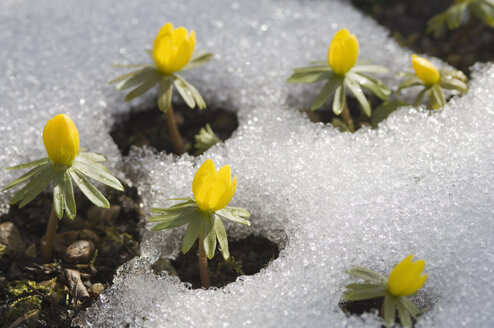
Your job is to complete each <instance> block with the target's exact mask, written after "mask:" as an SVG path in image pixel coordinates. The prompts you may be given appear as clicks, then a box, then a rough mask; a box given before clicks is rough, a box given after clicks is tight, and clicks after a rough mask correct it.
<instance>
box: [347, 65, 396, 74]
mask: <svg viewBox="0 0 494 328" xmlns="http://www.w3.org/2000/svg"><path fill="white" fill-rule="evenodd" d="M351 72H354V73H376V74H379V73H382V74H386V73H388V72H389V69H387V68H386V67H384V66H379V65H355V66H353V67H352V69H351Z"/></svg>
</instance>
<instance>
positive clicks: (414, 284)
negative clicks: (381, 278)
mask: <svg viewBox="0 0 494 328" xmlns="http://www.w3.org/2000/svg"><path fill="white" fill-rule="evenodd" d="M412 258H413V254H412V255H409V256H407V257H406V258H405V259H404V260H403V261H401V262H400V263H398V264H397V265H396V266H395V267H394V268H393V271H391V274H390V275H389V277H388V292H389V293H391V294H392V295H394V296H407V295H412V294H414V293H415V292H416V291H417V290H419V289H420V287H422V285H423V284H424V283H425V281H426V280H427V275H423V276H420V275H421V274H422V271H423V270H424V267H425V261H424V260H420V261H417V262H413V263H412Z"/></svg>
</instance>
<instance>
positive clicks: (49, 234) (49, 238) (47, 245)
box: [39, 205, 59, 263]
mask: <svg viewBox="0 0 494 328" xmlns="http://www.w3.org/2000/svg"><path fill="white" fill-rule="evenodd" d="M58 221H59V218H58V216H57V214H56V213H55V208H54V207H53V205H52V207H51V213H50V219H49V220H48V225H47V226H46V234H45V237H44V239H43V240H42V241H41V248H40V250H39V253H40V256H41V260H42V261H43V263H48V262H50V260H51V253H52V251H53V238H54V237H55V233H56V232H57V229H58Z"/></svg>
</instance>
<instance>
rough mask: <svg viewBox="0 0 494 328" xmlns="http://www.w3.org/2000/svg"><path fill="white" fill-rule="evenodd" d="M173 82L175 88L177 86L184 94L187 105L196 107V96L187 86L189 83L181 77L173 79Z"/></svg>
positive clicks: (183, 97) (180, 92)
mask: <svg viewBox="0 0 494 328" xmlns="http://www.w3.org/2000/svg"><path fill="white" fill-rule="evenodd" d="M173 84H174V85H175V88H177V90H178V93H179V94H180V96H182V99H183V100H184V101H185V103H186V104H187V106H189V107H190V108H194V107H196V102H195V100H194V96H193V95H192V91H190V90H189V89H188V88H187V84H185V83H184V82H183V81H182V80H180V79H176V80H175V81H173Z"/></svg>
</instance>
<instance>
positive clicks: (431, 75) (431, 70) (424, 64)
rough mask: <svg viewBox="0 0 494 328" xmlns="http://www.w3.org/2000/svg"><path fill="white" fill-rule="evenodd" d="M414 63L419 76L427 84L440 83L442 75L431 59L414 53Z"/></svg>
mask: <svg viewBox="0 0 494 328" xmlns="http://www.w3.org/2000/svg"><path fill="white" fill-rule="evenodd" d="M412 65H413V69H414V70H415V74H416V75H417V77H418V78H419V79H420V80H422V82H424V83H425V85H428V86H430V85H434V84H438V83H439V81H440V80H441V75H439V72H438V71H437V69H436V68H435V67H434V65H432V63H431V62H430V61H428V60H427V59H425V58H422V57H419V56H417V55H415V54H414V55H412Z"/></svg>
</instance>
